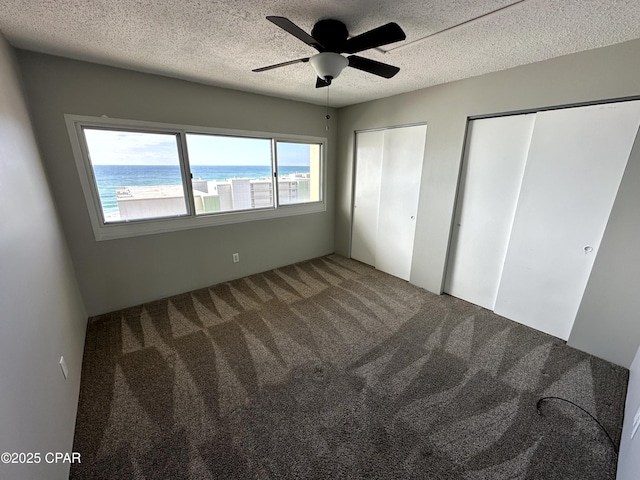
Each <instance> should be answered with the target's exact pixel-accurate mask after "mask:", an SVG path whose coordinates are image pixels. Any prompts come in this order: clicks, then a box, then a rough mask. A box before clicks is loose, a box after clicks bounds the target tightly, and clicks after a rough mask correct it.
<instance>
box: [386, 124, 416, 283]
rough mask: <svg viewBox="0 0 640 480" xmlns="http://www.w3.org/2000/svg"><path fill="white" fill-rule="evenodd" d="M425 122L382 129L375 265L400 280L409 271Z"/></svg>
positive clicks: (407, 274) (407, 276) (405, 276)
mask: <svg viewBox="0 0 640 480" xmlns="http://www.w3.org/2000/svg"><path fill="white" fill-rule="evenodd" d="M426 133H427V126H426V125H416V126H411V127H402V128H392V129H388V130H385V132H384V152H383V159H384V160H383V162H382V181H381V184H380V209H379V210H380V214H379V217H378V238H377V242H376V243H377V247H376V268H378V269H379V270H382V271H383V272H387V273H389V274H391V275H395V276H396V277H400V278H402V279H404V280H409V276H410V274H411V259H412V257H413V239H414V236H415V230H416V216H417V213H418V196H419V194H420V179H421V177H422V160H423V157H424V147H425V139H426Z"/></svg>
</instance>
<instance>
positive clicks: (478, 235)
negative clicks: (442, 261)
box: [444, 114, 536, 310]
mask: <svg viewBox="0 0 640 480" xmlns="http://www.w3.org/2000/svg"><path fill="white" fill-rule="evenodd" d="M535 117H536V115H535V114H530V115H515V116H509V117H498V118H485V119H480V120H472V121H470V122H469V126H468V129H467V142H466V145H465V154H464V158H463V163H462V172H461V176H460V186H459V188H458V191H459V193H458V200H457V203H456V213H455V217H454V225H453V231H452V238H451V246H450V248H449V259H448V262H447V276H446V280H445V288H444V291H445V292H446V293H448V294H450V295H453V296H454V297H458V298H462V299H463V300H466V301H468V302H471V303H475V304H476V305H480V306H481V307H484V308H488V309H489V310H493V308H494V305H495V301H496V296H497V294H498V286H499V284H500V277H501V275H502V265H503V262H504V257H505V254H506V252H507V245H508V243H509V235H510V233H511V226H512V224H513V217H514V214H515V211H516V203H517V200H518V194H519V191H520V183H521V182H522V175H523V173H524V167H525V163H526V159H527V152H528V150H529V143H530V141H531V134H532V132H533V125H534V122H535Z"/></svg>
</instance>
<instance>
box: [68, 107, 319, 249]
mask: <svg viewBox="0 0 640 480" xmlns="http://www.w3.org/2000/svg"><path fill="white" fill-rule="evenodd" d="M65 118H66V121H67V127H68V129H69V135H70V139H71V143H72V147H73V151H74V155H75V159H76V165H77V167H78V172H79V174H80V180H81V183H82V187H83V191H84V194H85V199H86V201H87V206H88V208H89V215H90V217H91V222H92V226H93V230H94V234H95V237H96V239H97V240H106V239H110V238H122V237H128V236H136V235H145V234H151V233H159V232H166V231H172V230H182V229H187V228H196V227H203V226H211V225H220V224H225V223H236V222H244V221H252V220H260V219H264V218H273V217H279V216H287V215H299V214H306V213H315V212H321V211H324V210H325V209H326V208H325V204H324V168H325V167H324V163H325V162H324V151H325V144H326V140H325V139H324V138H317V137H300V136H292V135H277V136H274V135H269V134H263V133H256V132H238V131H229V130H213V129H206V128H195V127H185V126H175V125H165V124H155V123H148V122H134V121H128V120H114V119H108V118H93V117H80V116H74V115H66V116H65Z"/></svg>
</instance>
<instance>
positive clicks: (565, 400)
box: [536, 397, 618, 455]
mask: <svg viewBox="0 0 640 480" xmlns="http://www.w3.org/2000/svg"><path fill="white" fill-rule="evenodd" d="M551 399H555V400H562V401H563V402H567V403H570V404H571V405H573V406H574V407H578V408H579V409H580V410H582V411H583V412H584V413H586V414H587V415H589V416H590V417H591V418H592V419H593V420H594V421H595V422H596V423H597V424H598V425H599V426H600V428H601V429H602V430H603V431H604V433H606V434H607V437H608V438H609V441H610V442H611V445H612V446H613V451H614V452H615V453H616V455H618V447H617V446H616V444H615V442H614V441H613V438H611V435H609V432H608V431H607V429H606V428H604V425H602V424H601V423H600V422H599V421H598V419H597V418H596V417H594V416H593V415H591V414H590V413H589V412H588V411H586V410H585V409H584V408H582V407H581V406H580V405H578V404H577V403H573V402H572V401H571V400H567V399H566V398H562V397H542V398H541V399H540V400H538V402H537V403H536V410H538V415H542V413H541V412H540V404H541V403H542V401H543V400H551Z"/></svg>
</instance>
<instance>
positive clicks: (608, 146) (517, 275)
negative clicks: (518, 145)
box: [495, 102, 640, 340]
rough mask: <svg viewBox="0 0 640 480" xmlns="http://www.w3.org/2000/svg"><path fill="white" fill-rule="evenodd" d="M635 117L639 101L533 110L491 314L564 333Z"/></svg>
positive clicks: (594, 250)
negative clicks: (532, 118)
mask: <svg viewBox="0 0 640 480" xmlns="http://www.w3.org/2000/svg"><path fill="white" fill-rule="evenodd" d="M639 123H640V102H625V103H615V104H608V105H597V106H589V107H579V108H571V109H563V110H554V111H549V112H542V113H539V114H538V116H537V118H536V124H535V129H534V132H533V137H532V139H531V146H530V148H529V155H528V158H527V164H526V167H525V172H524V176H523V180H522V187H521V190H520V196H519V200H518V205H517V208H516V214H515V218H514V222H513V228H512V232H511V238H510V241H509V246H508V249H507V254H506V258H505V263H504V268H503V272H502V279H501V282H500V286H499V289H498V295H497V301H496V304H495V312H496V313H498V314H500V315H503V316H505V317H507V318H510V319H512V320H515V321H517V322H520V323H523V324H525V325H529V326H531V327H533V328H536V329H538V330H541V331H543V332H546V333H549V334H551V335H554V336H556V337H559V338H562V339H565V340H566V339H567V338H568V337H569V333H570V332H571V327H572V325H573V321H574V320H575V317H576V314H577V310H578V307H579V305H580V301H581V299H582V294H583V292H584V289H585V287H586V283H587V280H588V278H589V274H590V272H591V268H592V266H593V262H594V259H595V255H596V253H597V251H598V247H599V246H600V241H601V239H602V235H603V233H604V229H605V226H606V223H607V220H608V218H609V214H610V212H611V208H612V206H613V202H614V200H615V196H616V193H617V191H618V187H619V185H620V181H621V179H622V175H623V173H624V169H625V166H626V163H627V160H628V158H629V155H630V152H631V147H632V145H633V142H634V139H635V136H636V133H637V131H638V125H639ZM585 247H586V250H585Z"/></svg>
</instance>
